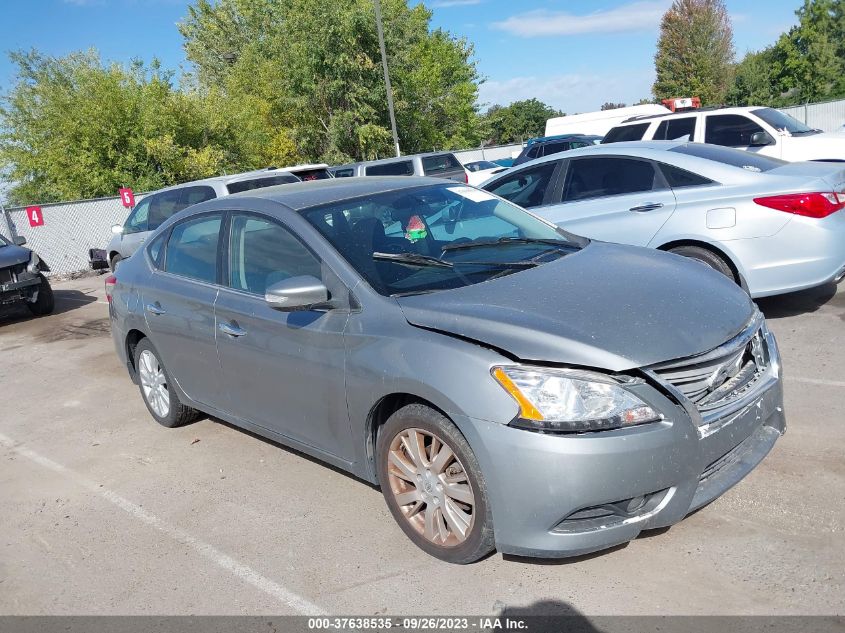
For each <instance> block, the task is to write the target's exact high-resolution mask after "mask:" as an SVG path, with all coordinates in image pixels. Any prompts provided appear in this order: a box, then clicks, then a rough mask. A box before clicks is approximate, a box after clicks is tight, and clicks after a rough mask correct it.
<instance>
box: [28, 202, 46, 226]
mask: <svg viewBox="0 0 845 633" xmlns="http://www.w3.org/2000/svg"><path fill="white" fill-rule="evenodd" d="M26 216H27V217H28V218H29V226H44V214H43V213H41V207H27V208H26Z"/></svg>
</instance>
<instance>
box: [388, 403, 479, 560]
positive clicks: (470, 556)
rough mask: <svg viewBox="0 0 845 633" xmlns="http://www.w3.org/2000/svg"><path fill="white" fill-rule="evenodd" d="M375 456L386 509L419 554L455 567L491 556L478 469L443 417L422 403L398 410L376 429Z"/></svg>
mask: <svg viewBox="0 0 845 633" xmlns="http://www.w3.org/2000/svg"><path fill="white" fill-rule="evenodd" d="M376 455H377V459H378V475H379V482H380V483H381V490H382V494H383V495H384V499H385V501H386V502H387V507H388V508H389V509H390V512H391V514H392V515H393V518H394V519H396V522H397V523H398V524H399V527H401V528H402V531H403V532H405V534H406V535H407V536H408V538H409V539H411V541H413V542H414V543H415V544H416V545H417V546H418V547H419V548H420V549H422V550H424V551H425V552H427V553H429V554H431V555H432V556H434V557H436V558H439V559H441V560H445V561H447V562H449V563H458V564H466V563H473V562H475V561H477V560H479V559H480V558H483V557H484V556H486V555H487V554H489V553H490V552H492V551H493V549H494V543H495V541H494V538H493V517H492V514H491V512H490V504H489V501H488V498H487V487H486V484H485V482H484V477H483V476H482V473H481V468H480V467H479V465H478V461H477V460H476V459H475V455H474V454H473V452H472V449H471V448H470V446H469V444H468V443H467V441H466V439H464V436H463V435H461V433H460V431H458V429H457V427H455V425H454V424H452V422H451V421H449V420H448V419H447V418H446V417H445V416H443V415H442V414H441V413H439V412H437V411H435V410H433V409H431V408H430V407H427V406H424V405H421V404H409V405H407V406H404V407H402V408H401V409H399V410H398V411H396V412H395V413H394V414H393V415H391V416H390V418H389V419H388V420H387V422H385V424H384V426H382V427H381V428H380V429H379V434H378V440H377V442H376Z"/></svg>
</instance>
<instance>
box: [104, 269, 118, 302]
mask: <svg viewBox="0 0 845 633" xmlns="http://www.w3.org/2000/svg"><path fill="white" fill-rule="evenodd" d="M116 285H117V277H115V276H114V275H109V276H108V277H106V301H108V302H109V303H111V296H112V293H113V292H114V287H115V286H116Z"/></svg>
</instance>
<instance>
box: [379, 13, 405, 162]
mask: <svg viewBox="0 0 845 633" xmlns="http://www.w3.org/2000/svg"><path fill="white" fill-rule="evenodd" d="M373 3H374V4H375V7H376V28H377V29H378V45H379V48H380V49H381V66H382V68H384V86H385V88H387V110H388V112H389V113H390V129H391V130H393V145H394V147H395V148H396V155H397V156H401V155H402V154H401V152H400V151H399V134H397V132H396V115H395V114H393V88H391V87H390V73H389V72H388V70H387V53H386V52H385V49H384V31H383V30H382V27H381V2H379V0H373Z"/></svg>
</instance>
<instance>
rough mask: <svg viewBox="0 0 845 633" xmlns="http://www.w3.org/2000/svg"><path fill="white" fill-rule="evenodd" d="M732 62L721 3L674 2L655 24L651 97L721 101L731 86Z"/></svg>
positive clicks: (729, 33)
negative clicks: (657, 36) (656, 37)
mask: <svg viewBox="0 0 845 633" xmlns="http://www.w3.org/2000/svg"><path fill="white" fill-rule="evenodd" d="M733 61H734V47H733V31H732V28H731V22H730V18H729V17H728V12H727V10H726V9H725V5H724V3H723V1H722V0H674V1H673V2H672V6H671V7H670V8H669V10H668V11H667V12H666V13H665V14H664V16H663V20H662V22H661V24H660V39H659V40H658V42H657V54H656V55H655V57H654V65H655V70H656V73H657V78H656V80H655V82H654V86H653V88H652V90H653V92H654V96H655V97H656V98H657V99H670V98H673V97H693V96H697V97H700V98H701V102H702V104H714V103H722V102H723V101H724V99H725V96H726V94H727V92H728V89H729V87H730V86H731V84H732V77H731V71H732V65H733Z"/></svg>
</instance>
